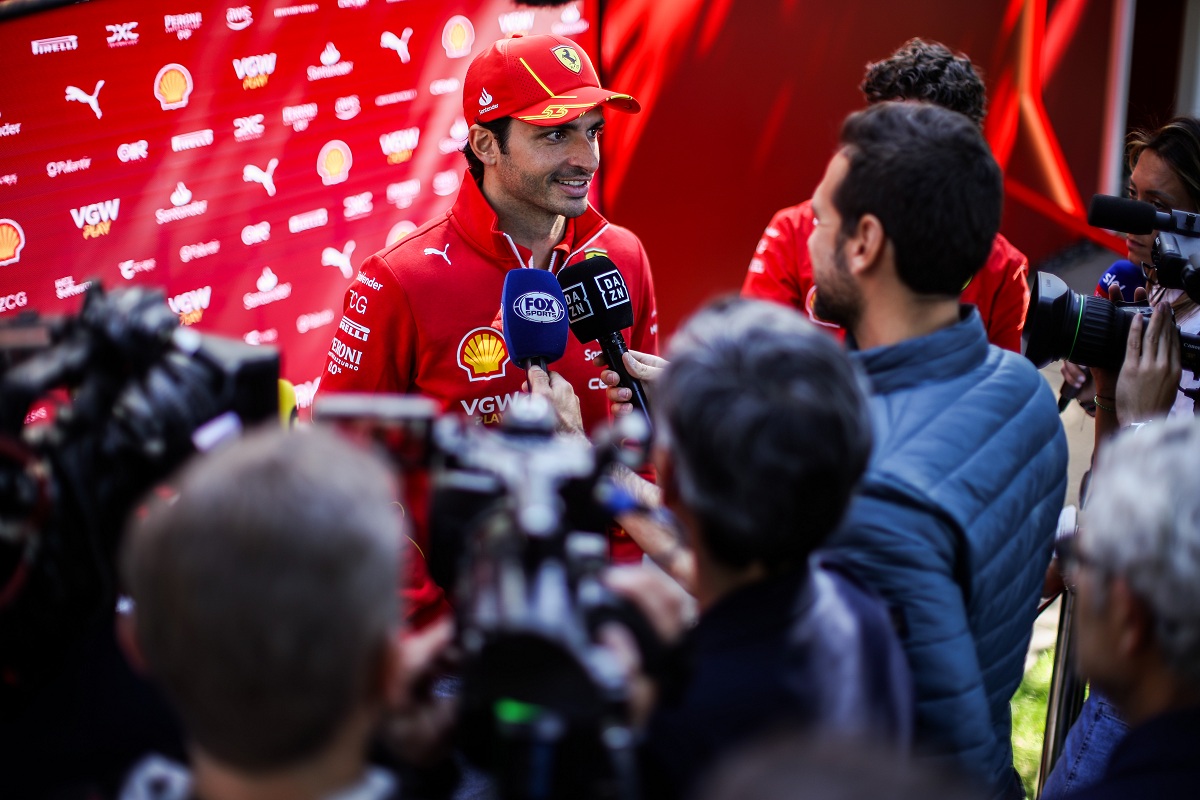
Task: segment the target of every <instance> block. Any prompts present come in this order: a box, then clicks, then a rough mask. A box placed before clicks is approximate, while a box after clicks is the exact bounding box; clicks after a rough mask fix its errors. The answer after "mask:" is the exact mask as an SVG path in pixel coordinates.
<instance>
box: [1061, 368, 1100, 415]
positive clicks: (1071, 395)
mask: <svg viewBox="0 0 1200 800" xmlns="http://www.w3.org/2000/svg"><path fill="white" fill-rule="evenodd" d="M1083 371H1084V374H1085V375H1086V376H1088V377H1090V376H1091V372H1092V371H1091V370H1090V369H1088V368H1087V367H1084V368H1083ZM1083 382H1084V383H1087V377H1085V378H1084V379H1083ZM1082 388H1083V387H1082V386H1071V385H1070V384H1066V383H1064V384H1063V385H1062V388H1061V389H1059V390H1058V413H1060V414H1061V413H1063V412H1064V411H1066V410H1067V406H1069V405H1071V401H1072V400H1074V399H1075V398H1076V397H1078V396H1079V392H1080V390H1081V389H1082Z"/></svg>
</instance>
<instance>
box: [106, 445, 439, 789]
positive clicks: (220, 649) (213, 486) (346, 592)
mask: <svg viewBox="0 0 1200 800" xmlns="http://www.w3.org/2000/svg"><path fill="white" fill-rule="evenodd" d="M178 488H179V494H178V498H177V499H176V500H174V501H173V502H165V501H158V502H155V503H152V505H151V507H150V509H149V511H148V513H147V514H146V516H145V517H144V518H143V519H140V520H138V521H137V522H136V523H135V524H134V525H133V526H132V529H131V530H130V532H129V535H128V536H127V537H126V542H125V545H124V553H123V563H122V566H123V571H124V578H125V580H126V584H127V587H128V590H129V593H130V596H131V597H132V600H133V602H134V604H135V608H134V611H133V613H132V618H133V619H132V628H133V631H132V634H131V636H130V638H131V639H132V642H131V643H130V644H129V647H128V649H130V650H131V651H132V653H133V656H134V658H135V660H137V661H139V662H141V663H143V664H144V666H145V668H146V670H147V671H148V673H149V674H150V676H151V677H152V678H153V679H154V680H155V681H157V682H158V683H160V684H161V685H162V687H163V689H164V690H165V692H166V694H167V696H168V698H169V699H170V700H171V702H172V703H173V704H174V706H175V708H176V709H177V711H178V712H179V715H180V718H181V719H182V721H183V725H184V728H185V729H186V732H187V736H188V740H189V747H188V750H189V757H190V762H191V763H190V767H185V766H183V765H181V764H178V763H174V762H171V761H168V760H166V759H164V758H162V757H160V756H151V757H149V758H147V759H146V760H144V761H143V762H141V764H139V765H138V766H137V767H135V769H134V770H133V772H132V773H131V775H130V777H129V779H128V781H127V783H126V787H125V790H124V793H123V794H122V797H123V798H128V799H129V800H141V798H147V799H149V798H154V799H155V800H174V799H175V798H180V800H182V798H191V797H200V798H204V800H226V799H228V798H236V799H237V800H257V799H258V798H282V797H287V798H297V799H304V798H313V799H314V800H315V799H316V798H334V797H336V798H355V799H356V800H359V799H361V800H369V799H373V798H394V797H399V796H400V787H399V784H398V782H397V780H396V777H395V776H394V775H393V774H392V773H390V772H388V771H386V770H384V769H381V768H378V767H371V766H368V764H367V761H366V754H367V747H368V742H369V740H370V738H371V737H372V735H373V733H374V732H375V731H376V729H377V727H378V726H379V725H380V723H381V722H382V721H383V720H384V717H385V711H389V710H394V709H397V708H400V707H402V706H404V704H405V701H406V697H405V693H406V685H407V684H406V680H407V677H408V676H407V673H406V672H405V667H406V664H408V663H411V657H412V656H414V655H416V653H415V652H403V651H402V649H401V645H400V640H399V633H398V631H399V609H398V607H397V594H396V584H397V569H398V567H397V564H398V559H399V546H400V537H401V535H402V531H403V527H402V521H401V517H400V514H399V509H398V505H397V503H396V502H395V501H396V485H395V480H394V478H393V476H392V475H391V473H390V471H389V470H388V468H387V467H386V466H385V465H384V464H383V463H382V462H380V461H378V460H377V459H376V458H374V457H372V456H370V455H369V454H367V453H365V452H362V451H361V450H360V449H359V448H357V447H355V446H352V445H350V444H348V443H346V442H344V441H341V440H340V439H338V438H336V437H335V436H334V435H333V434H332V433H329V432H326V431H324V430H319V429H317V430H308V431H304V432H302V433H288V432H284V431H270V432H263V433H257V434H252V435H250V436H248V437H246V438H244V439H242V440H240V441H238V442H236V443H234V444H232V445H230V446H229V447H228V448H226V449H224V450H221V451H218V452H216V453H215V454H213V455H211V456H207V457H204V458H202V459H200V460H197V461H195V462H193V464H192V465H191V466H189V467H188V468H187V469H186V471H185V472H184V473H183V474H182V476H181V479H180V481H179V484H178ZM435 634H436V635H437V636H440V637H441V638H442V639H443V640H444V639H445V637H446V635H447V634H446V632H445V631H442V630H438V629H432V630H431V631H430V632H428V633H426V634H425V637H426V639H425V640H423V641H420V642H417V643H416V644H415V648H416V649H417V650H422V649H424V648H425V647H426V646H428V645H429V643H430V642H431V641H432V638H430V637H434V636H435ZM414 641H415V640H414ZM406 658H408V659H409V661H407V662H406ZM389 723H390V724H391V725H392V726H396V727H398V728H402V727H403V726H404V725H411V724H414V723H415V724H418V725H419V724H421V721H420V720H418V719H417V717H416V716H410V717H408V718H403V717H402V716H397V717H394V718H391V719H390V720H389ZM400 735H401V732H398V733H397V736H400ZM397 741H399V739H397Z"/></svg>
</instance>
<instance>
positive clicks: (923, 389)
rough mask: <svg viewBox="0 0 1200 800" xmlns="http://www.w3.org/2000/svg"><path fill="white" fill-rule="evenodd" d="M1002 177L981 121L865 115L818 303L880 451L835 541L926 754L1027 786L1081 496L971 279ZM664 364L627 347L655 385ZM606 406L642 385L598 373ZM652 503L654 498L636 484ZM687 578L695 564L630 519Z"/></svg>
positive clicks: (918, 113) (843, 181)
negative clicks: (908, 698)
mask: <svg viewBox="0 0 1200 800" xmlns="http://www.w3.org/2000/svg"><path fill="white" fill-rule="evenodd" d="M1002 201H1003V190H1002V185H1001V175H1000V169H999V167H998V166H997V164H996V161H995V159H994V158H993V157H992V154H991V151H990V150H989V149H988V146H987V143H986V142H985V141H984V139H983V136H982V135H981V134H980V132H979V129H978V127H976V126H975V125H974V124H973V123H972V122H971V121H970V120H969V119H967V118H966V117H964V116H963V115H961V114H958V113H955V112H953V111H950V110H948V109H945V108H941V107H938V106H934V105H930V104H927V103H911V102H894V103H879V104H876V105H873V106H870V107H868V108H867V109H866V110H864V111H860V112H857V113H855V114H852V115H850V117H849V118H848V119H847V120H846V122H845V124H844V125H843V127H842V134H841V147H840V149H839V151H838V152H837V154H836V155H834V157H833V159H832V160H831V161H830V163H829V167H828V169H827V170H826V172H825V176H824V178H823V179H822V181H821V184H820V185H819V186H818V187H817V191H816V193H815V195H814V196H813V212H814V214H815V217H814V219H815V222H816V225H815V228H814V230H813V234H812V236H810V237H809V240H808V249H809V254H810V256H811V258H812V262H813V277H814V279H815V280H816V285H817V287H818V292H817V294H816V301H815V302H816V305H815V307H814V308H815V311H816V312H817V313H818V315H819V316H821V317H822V318H824V319H829V320H833V321H835V322H837V323H838V324H840V325H842V326H843V327H845V329H846V331H847V334H848V336H847V343H848V344H849V346H850V348H851V350H852V356H853V358H854V359H855V360H856V362H857V363H858V364H859V366H861V367H862V368H863V370H864V371H865V373H866V375H867V378H868V381H869V382H870V385H871V390H872V395H871V400H870V403H871V419H872V423H873V427H874V435H875V445H874V449H873V451H872V455H871V461H870V466H869V467H868V469H867V472H866V475H865V476H864V479H863V483H862V485H861V486H860V488H859V490H858V491H857V492H856V494H855V498H854V500H853V501H852V503H851V505H850V509H849V511H848V512H847V515H846V519H845V520H844V522H843V523H842V525H841V526H840V528H839V529H838V531H837V532H836V533H835V534H834V535H833V537H831V539H830V542H829V544H828V545H827V547H826V548H825V552H827V553H829V554H830V555H831V556H833V557H835V558H837V559H840V560H843V561H844V562H845V563H846V564H847V565H848V566H849V567H850V568H851V569H852V570H853V571H854V572H855V573H856V574H858V575H859V576H860V577H861V578H862V579H863V580H864V581H865V582H866V583H867V585H869V586H870V587H871V588H873V589H874V590H875V591H877V592H879V594H881V595H882V596H883V598H884V599H885V600H886V601H887V602H888V604H889V605H890V606H891V610H892V614H893V616H894V618H895V619H896V621H897V624H898V626H899V630H900V634H901V640H902V642H903V644H904V649H905V653H906V654H907V656H908V662H909V666H910V668H911V670H912V673H913V679H914V683H915V687H916V739H915V744H916V750H917V752H918V753H919V754H921V755H923V756H924V757H926V758H928V759H929V760H930V761H931V762H933V763H936V764H942V765H948V766H954V767H956V768H958V769H959V770H961V771H963V772H965V773H967V774H969V775H972V776H974V777H975V778H977V779H980V780H982V781H984V782H985V784H986V785H987V786H988V787H990V790H991V792H992V795H993V796H995V797H998V798H999V797H1013V798H1016V797H1022V796H1023V795H1024V791H1023V789H1022V786H1021V782H1020V779H1019V777H1018V776H1017V773H1016V771H1015V770H1014V769H1013V765H1012V745H1011V736H1012V721H1011V714H1010V709H1009V701H1010V700H1011V698H1012V695H1013V693H1014V691H1015V690H1016V688H1017V686H1018V685H1019V684H1020V682H1021V676H1022V672H1023V666H1024V660H1025V653H1026V651H1027V650H1028V646H1029V639H1030V636H1031V633H1032V628H1033V621H1034V618H1035V616H1036V614H1037V607H1038V600H1039V598H1040V596H1041V590H1042V585H1043V582H1044V580H1045V574H1046V568H1047V566H1048V565H1049V562H1050V552H1051V547H1052V542H1053V538H1054V531H1055V527H1056V523H1057V517H1058V512H1059V510H1060V509H1061V508H1062V502H1063V497H1064V495H1065V493H1066V466H1067V447H1066V437H1065V435H1064V433H1063V430H1062V424H1061V422H1060V420H1059V417H1058V411H1057V408H1056V405H1055V402H1054V397H1053V395H1052V393H1051V392H1050V389H1049V387H1048V386H1047V385H1046V383H1045V381H1044V380H1043V379H1042V377H1041V375H1040V374H1038V372H1037V370H1036V369H1034V368H1033V365H1032V364H1030V363H1029V362H1028V361H1026V360H1025V359H1024V358H1022V357H1020V356H1019V355H1017V354H1016V353H1012V352H1009V351H1007V350H1003V349H1001V348H999V347H996V346H994V345H989V344H988V340H987V335H986V332H985V330H984V328H983V324H982V322H981V320H980V316H979V312H978V310H977V309H975V308H973V307H971V306H967V305H961V304H960V302H959V289H960V288H961V286H962V285H963V284H964V283H965V282H966V281H967V280H968V279H969V278H970V277H971V276H972V275H973V274H975V272H976V271H977V270H978V269H980V268H981V267H982V266H983V264H984V262H985V260H986V258H987V254H988V252H989V251H990V249H991V245H992V242H993V240H994V237H995V235H996V230H997V229H998V227H999V224H1000V210H1001V205H1002ZM662 365H663V361H662V360H661V359H650V358H646V357H644V356H641V355H640V354H632V355H630V356H628V357H627V358H626V366H627V367H629V369H630V372H631V374H633V375H634V377H637V378H639V379H641V380H643V381H650V382H653V381H654V379H655V375H656V373H657V371H658V370H660V369H661V367H662ZM601 377H602V379H603V380H604V381H605V382H606V383H608V384H609V386H610V387H612V388H610V389H609V398H610V400H612V401H613V402H614V403H616V404H618V405H620V404H621V403H622V402H624V401H626V400H627V396H626V394H625V392H626V390H623V389H620V388H616V387H615V384H616V374H615V373H613V372H612V371H611V370H610V371H606V372H605V373H603V374H602V376H601ZM631 488H633V489H634V490H635V491H639V497H640V498H641V500H642V502H643V503H645V504H647V505H650V504H652V503H653V502H654V497H653V492H652V491H651V490H650V489H649V488H648V487H644V486H639V485H637V484H634V483H632V482H631ZM625 527H626V529H627V530H629V531H630V533H631V535H634V537H635V538H636V539H637V540H638V541H639V543H641V544H642V546H643V547H644V548H645V549H646V552H647V553H648V554H650V555H651V557H652V558H655V560H656V561H658V562H659V563H660V565H662V566H663V567H664V569H666V570H667V571H669V572H670V573H671V574H672V575H674V576H676V577H677V579H679V580H680V581H681V583H683V584H684V585H688V583H689V581H691V580H693V579H694V575H695V574H696V566H695V562H696V559H695V557H694V555H692V554H689V553H686V552H684V553H680V552H679V549H678V548H674V549H673V548H672V547H671V537H670V535H669V533H668V532H666V531H664V530H663V529H661V528H660V527H658V526H654V525H652V524H649V523H643V524H641V525H637V524H636V523H634V522H628V523H626V524H625Z"/></svg>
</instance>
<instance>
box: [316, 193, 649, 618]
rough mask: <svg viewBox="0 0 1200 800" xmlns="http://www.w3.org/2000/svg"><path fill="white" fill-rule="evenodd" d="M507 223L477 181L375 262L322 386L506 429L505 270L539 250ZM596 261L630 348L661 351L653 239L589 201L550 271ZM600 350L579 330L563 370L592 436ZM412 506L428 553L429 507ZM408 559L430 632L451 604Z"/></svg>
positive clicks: (412, 610) (626, 555) (412, 596)
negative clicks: (607, 266)
mask: <svg viewBox="0 0 1200 800" xmlns="http://www.w3.org/2000/svg"><path fill="white" fill-rule="evenodd" d="M497 225H498V220H497V219H496V213H495V211H493V210H492V207H491V206H490V205H489V204H488V202H487V199H486V198H485V197H484V196H483V193H482V192H481V191H480V189H479V187H478V186H477V185H476V183H475V181H474V180H473V179H472V178H471V177H470V174H467V175H466V177H464V179H463V183H462V188H461V189H460V190H459V193H458V198H457V199H456V200H455V202H454V205H453V207H451V208H450V210H449V211H447V212H446V213H445V214H443V215H442V216H440V217H438V218H436V219H434V220H432V221H430V222H428V223H426V224H425V225H424V226H422V227H420V228H418V229H417V230H416V231H414V232H413V233H411V234H409V235H408V236H406V237H405V238H404V239H402V240H400V241H399V242H397V243H396V244H394V245H392V246H390V247H387V248H385V249H383V250H381V251H379V252H378V253H375V254H374V255H372V256H369V257H368V258H367V259H366V260H365V261H364V262H363V264H362V267H361V268H360V270H359V273H358V276H357V277H356V279H355V281H354V283H352V284H351V285H350V288H349V289H348V290H347V291H346V297H345V300H344V303H343V316H342V320H341V323H340V325H339V326H338V327H339V329H338V332H337V334H336V335H335V336H334V339H333V343H332V345H331V346H330V349H329V357H328V360H327V362H326V366H325V372H324V373H323V375H322V378H321V383H320V389H319V391H320V392H375V393H399V394H405V393H412V394H422V395H425V396H428V397H431V398H433V399H435V400H437V401H439V402H440V403H441V404H442V408H443V410H444V411H446V412H451V413H458V414H464V415H466V416H469V417H472V418H474V419H476V420H478V421H479V422H480V423H482V424H484V425H492V424H495V423H497V422H499V421H500V417H501V415H502V414H503V412H504V409H505V408H507V406H508V404H509V403H510V402H511V401H512V398H513V397H514V396H515V395H516V394H518V393H519V392H520V391H521V384H522V383H523V382H524V381H525V371H524V370H522V369H520V368H519V367H518V366H517V365H515V364H513V363H512V362H511V361H510V360H509V358H508V352H507V350H506V348H505V345H504V336H503V334H502V333H501V331H500V330H499V327H500V322H499V319H500V294H501V291H502V289H503V286H504V276H505V274H506V273H507V272H508V271H509V270H511V269H520V268H522V267H529V266H530V265H531V261H532V254H531V253H530V251H529V250H527V249H526V248H524V247H521V246H520V245H518V244H516V243H515V242H513V240H512V239H511V238H509V236H508V235H507V234H505V233H504V232H503V231H501V230H499V229H498V227H497ZM592 255H607V256H608V257H609V258H610V259H612V261H613V263H614V264H616V265H617V268H618V269H619V270H620V271H621V274H622V276H623V277H624V278H625V283H626V285H627V286H628V288H629V293H630V299H631V300H632V303H633V310H634V324H633V327H632V328H629V329H626V330H625V331H624V332H623V333H624V336H625V340H626V342H627V343H628V344H629V347H630V348H632V349H634V350H642V351H644V352H648V353H657V352H658V319H657V314H658V312H657V309H656V306H655V301H654V284H653V281H652V280H651V277H650V265H649V262H648V261H647V259H646V252H645V250H643V248H642V243H641V242H640V241H639V240H638V238H637V237H636V236H634V235H633V234H632V233H631V232H630V231H628V230H626V229H625V228H621V227H619V226H616V225H612V224H610V223H609V222H608V221H607V220H605V219H604V218H603V217H602V216H600V214H599V213H598V212H597V211H596V210H595V209H593V208H592V207H591V206H590V205H589V206H588V209H587V211H585V212H584V214H583V215H582V216H580V217H577V218H575V219H568V220H567V223H566V231H565V234H564V236H563V240H562V242H561V243H559V245H558V246H557V247H555V248H554V250H553V252H552V254H551V264H550V269H551V271H552V272H555V273H557V272H558V271H559V270H560V269H561V268H562V267H563V266H565V265H567V264H571V263H575V262H578V261H580V260H582V259H584V258H587V257H589V256H592ZM598 353H599V346H598V345H597V344H596V343H595V342H589V343H587V344H586V345H585V344H581V343H580V342H579V341H578V340H577V339H576V338H575V336H574V335H573V334H572V335H570V336H569V337H568V340H567V349H566V353H565V354H564V355H563V357H562V359H561V360H559V361H557V362H555V363H554V364H553V365H552V367H551V368H552V369H553V370H555V371H556V372H558V373H560V374H561V375H562V376H563V377H564V378H566V379H567V380H568V381H570V383H571V386H572V387H573V388H574V389H575V393H576V395H578V397H579V406H580V411H581V412H582V415H583V424H584V427H585V428H586V429H587V430H588V431H589V432H590V431H591V430H592V429H593V428H594V427H595V426H596V425H597V424H599V423H602V422H605V421H607V420H609V419H610V411H609V404H608V400H607V397H606V395H605V392H604V386H603V384H602V383H601V382H600V377H599V375H600V370H599V368H597V367H596V366H595V365H593V364H592V358H593V357H594V356H596V355H597V354H598ZM412 511H413V517H414V523H415V524H414V527H415V528H416V533H415V534H414V535H415V540H416V544H417V546H418V549H420V550H423V548H424V546H425V540H426V538H427V532H426V530H425V527H424V525H422V524H421V523H422V520H421V519H420V516H421V514H422V511H423V510H422V509H417V508H413V509H412ZM612 547H613V553H612V556H613V560H615V561H630V560H636V559H640V557H641V550H640V549H639V548H638V547H637V545H636V544H635V543H634V542H633V541H632V540H631V539H629V538H628V536H627V535H626V534H624V532H623V531H622V532H617V533H615V535H614V540H613V542H612ZM408 563H409V567H408V572H409V575H408V578H407V580H406V581H405V582H404V583H405V587H406V588H405V596H406V600H407V602H408V605H409V617H410V618H411V619H413V620H414V622H415V623H416V624H418V625H419V624H422V623H423V622H424V621H427V620H428V619H431V618H433V617H434V616H436V615H437V614H438V613H440V612H441V611H443V610H445V608H446V606H445V599H444V597H443V596H442V593H441V590H440V589H439V588H438V587H437V586H436V585H435V584H434V583H433V582H432V581H430V580H429V577H428V573H427V571H426V568H425V564H424V561H423V558H409V559H408Z"/></svg>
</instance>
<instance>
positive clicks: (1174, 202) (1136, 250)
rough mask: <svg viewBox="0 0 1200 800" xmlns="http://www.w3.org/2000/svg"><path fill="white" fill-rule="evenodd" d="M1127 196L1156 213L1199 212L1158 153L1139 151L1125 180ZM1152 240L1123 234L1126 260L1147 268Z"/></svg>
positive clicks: (1152, 237)
mask: <svg viewBox="0 0 1200 800" xmlns="http://www.w3.org/2000/svg"><path fill="white" fill-rule="evenodd" d="M1128 196H1129V197H1130V198H1131V199H1133V200H1141V201H1142V202H1145V203H1150V204H1152V205H1153V206H1154V207H1155V208H1156V209H1158V210H1159V211H1169V210H1172V209H1175V210H1179V211H1197V210H1200V209H1197V208H1196V207H1195V205H1194V204H1193V203H1192V201H1191V198H1190V197H1189V196H1188V193H1187V188H1186V187H1185V186H1184V183H1183V181H1182V180H1181V179H1180V177H1179V175H1178V173H1176V172H1175V170H1173V169H1171V167H1170V166H1169V165H1168V164H1167V162H1166V161H1164V160H1163V159H1162V157H1161V156H1159V155H1158V153H1156V152H1154V151H1153V150H1150V149H1146V150H1143V151H1142V154H1141V156H1140V157H1139V158H1138V162H1137V165H1136V166H1135V167H1134V168H1133V174H1132V175H1131V176H1130V177H1129V189H1128ZM1154 237H1155V234H1153V233H1148V234H1138V235H1135V234H1132V233H1131V234H1127V235H1126V237H1125V238H1126V242H1127V246H1128V248H1129V260H1130V261H1132V262H1133V263H1135V264H1144V265H1146V266H1147V267H1149V266H1150V265H1152V264H1153V260H1152V258H1151V256H1150V249H1151V247H1152V246H1153V245H1154Z"/></svg>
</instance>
